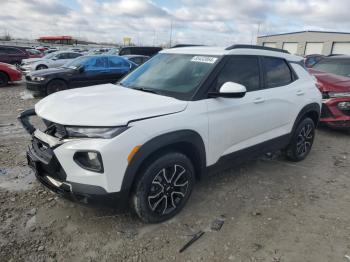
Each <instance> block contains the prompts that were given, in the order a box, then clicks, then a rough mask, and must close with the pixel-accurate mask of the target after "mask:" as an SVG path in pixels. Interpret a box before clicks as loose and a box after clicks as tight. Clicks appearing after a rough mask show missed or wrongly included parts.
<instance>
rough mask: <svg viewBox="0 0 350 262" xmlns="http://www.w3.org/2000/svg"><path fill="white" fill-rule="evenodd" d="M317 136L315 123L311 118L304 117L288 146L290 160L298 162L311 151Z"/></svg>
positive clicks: (287, 154) (287, 151) (287, 155)
mask: <svg viewBox="0 0 350 262" xmlns="http://www.w3.org/2000/svg"><path fill="white" fill-rule="evenodd" d="M314 138H315V124H314V121H312V119H310V118H305V119H303V120H302V121H301V122H300V123H299V124H298V126H297V128H296V129H295V132H294V134H293V136H292V139H291V141H290V143H289V145H288V147H287V148H286V157H287V159H288V160H291V161H294V162H298V161H301V160H304V159H305V158H306V156H307V155H308V154H309V153H310V151H311V147H312V144H313V141H314Z"/></svg>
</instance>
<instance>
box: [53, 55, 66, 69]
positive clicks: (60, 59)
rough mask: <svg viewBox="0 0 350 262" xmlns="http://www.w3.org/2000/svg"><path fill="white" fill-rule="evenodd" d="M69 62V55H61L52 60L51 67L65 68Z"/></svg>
mask: <svg viewBox="0 0 350 262" xmlns="http://www.w3.org/2000/svg"><path fill="white" fill-rule="evenodd" d="M67 61H69V53H59V54H57V55H55V57H53V58H52V60H51V62H50V64H49V67H52V68H56V67H60V66H63V65H64V64H65V63H66V62H67Z"/></svg>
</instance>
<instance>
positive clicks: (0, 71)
mask: <svg viewBox="0 0 350 262" xmlns="http://www.w3.org/2000/svg"><path fill="white" fill-rule="evenodd" d="M0 73H3V74H4V75H5V76H6V77H7V80H8V81H11V77H10V75H9V74H8V73H7V72H6V71H3V70H0Z"/></svg>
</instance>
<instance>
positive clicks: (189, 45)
mask: <svg viewBox="0 0 350 262" xmlns="http://www.w3.org/2000/svg"><path fill="white" fill-rule="evenodd" d="M196 46H204V45H195V44H177V45H174V46H172V47H171V48H178V47H196Z"/></svg>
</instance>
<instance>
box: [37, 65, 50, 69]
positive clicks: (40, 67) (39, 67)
mask: <svg viewBox="0 0 350 262" xmlns="http://www.w3.org/2000/svg"><path fill="white" fill-rule="evenodd" d="M47 68H48V67H47V66H46V65H38V66H37V67H36V70H43V69H47Z"/></svg>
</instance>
